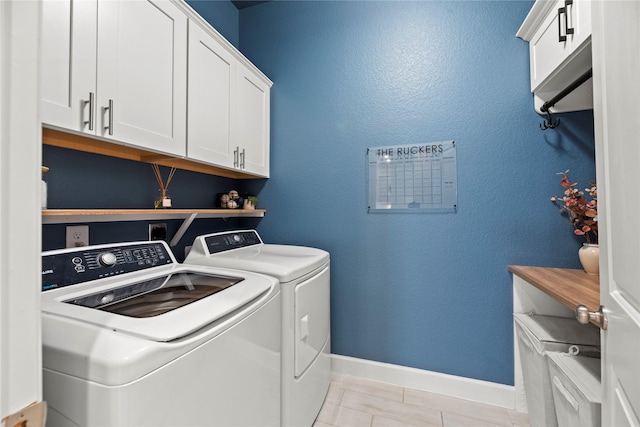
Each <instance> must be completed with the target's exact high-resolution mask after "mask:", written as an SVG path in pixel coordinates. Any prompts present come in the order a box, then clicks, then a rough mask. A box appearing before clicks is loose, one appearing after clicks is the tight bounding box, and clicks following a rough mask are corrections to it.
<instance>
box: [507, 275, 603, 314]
mask: <svg viewBox="0 0 640 427" xmlns="http://www.w3.org/2000/svg"><path fill="white" fill-rule="evenodd" d="M509 271H510V272H512V273H513V274H515V275H516V276H518V277H520V278H522V279H524V280H526V281H527V282H528V283H530V284H532V285H533V286H535V287H536V288H538V289H540V290H541V291H543V292H544V293H546V294H547V295H549V296H551V297H552V298H554V299H555V300H556V301H558V302H560V303H561V304H563V305H564V306H566V307H568V308H570V309H571V310H574V311H575V309H576V307H577V306H578V305H580V304H583V305H586V306H587V308H588V309H589V311H598V309H599V308H600V276H595V275H592V274H587V273H585V272H584V271H583V270H572V269H566V268H546V267H526V266H521V265H510V266H509Z"/></svg>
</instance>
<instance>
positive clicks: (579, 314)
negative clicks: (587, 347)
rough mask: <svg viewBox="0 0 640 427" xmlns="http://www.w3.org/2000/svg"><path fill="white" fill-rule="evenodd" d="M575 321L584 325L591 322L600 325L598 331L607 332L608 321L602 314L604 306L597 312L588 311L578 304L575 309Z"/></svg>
mask: <svg viewBox="0 0 640 427" xmlns="http://www.w3.org/2000/svg"><path fill="white" fill-rule="evenodd" d="M576 319H577V320H578V322H579V323H582V324H583V325H586V324H587V323H589V322H591V321H592V320H593V321H595V322H597V323H598V325H600V329H603V330H607V327H608V326H609V321H608V320H607V315H606V314H604V306H602V305H601V306H600V308H599V309H598V311H589V309H588V308H587V307H586V306H584V305H582V304H580V305H579V306H577V307H576Z"/></svg>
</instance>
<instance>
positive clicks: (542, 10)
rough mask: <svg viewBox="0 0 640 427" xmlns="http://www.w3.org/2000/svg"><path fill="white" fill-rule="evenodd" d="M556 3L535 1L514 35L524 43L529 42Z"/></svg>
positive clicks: (545, 0)
mask: <svg viewBox="0 0 640 427" xmlns="http://www.w3.org/2000/svg"><path fill="white" fill-rule="evenodd" d="M556 3H557V1H556V0H536V2H535V3H534V4H533V6H532V7H531V10H530V11H529V14H528V15H527V17H526V18H525V19H524V22H523V23H522V25H521V26H520V29H519V30H518V32H517V33H516V37H519V38H521V39H522V40H524V41H526V42H530V41H531V40H532V39H533V36H534V34H535V33H536V31H537V30H538V28H539V27H540V25H541V24H542V21H543V20H544V19H545V18H546V17H547V15H548V14H549V12H550V11H551V9H553V7H554V6H555V4H556Z"/></svg>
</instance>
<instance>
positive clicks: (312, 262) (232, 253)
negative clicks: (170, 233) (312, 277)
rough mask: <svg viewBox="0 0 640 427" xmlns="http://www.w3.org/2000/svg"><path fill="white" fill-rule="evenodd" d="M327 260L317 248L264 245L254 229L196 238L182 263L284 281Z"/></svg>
mask: <svg viewBox="0 0 640 427" xmlns="http://www.w3.org/2000/svg"><path fill="white" fill-rule="evenodd" d="M328 262H329V253H328V252H326V251H324V250H322V249H317V248H310V247H306V246H293V245H272V244H264V243H263V242H262V240H261V239H260V237H259V236H258V233H257V232H256V231H255V230H246V231H230V232H223V233H213V234H208V235H203V236H199V237H196V239H195V241H194V243H193V246H192V248H191V252H189V255H187V258H186V259H185V261H184V263H185V264H196V265H208V266H216V267H223V268H232V269H238V270H246V271H253V272H256V273H262V274H266V275H269V276H272V277H275V278H276V279H278V280H279V281H280V283H287V282H291V281H293V280H296V279H298V278H300V277H302V276H304V275H306V274H309V273H311V272H313V271H315V270H317V269H319V268H321V267H322V266H324V265H326V264H327V263H328Z"/></svg>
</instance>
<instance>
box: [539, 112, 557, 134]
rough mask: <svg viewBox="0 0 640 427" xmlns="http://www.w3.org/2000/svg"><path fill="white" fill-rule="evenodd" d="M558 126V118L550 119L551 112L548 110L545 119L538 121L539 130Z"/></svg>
mask: <svg viewBox="0 0 640 427" xmlns="http://www.w3.org/2000/svg"><path fill="white" fill-rule="evenodd" d="M558 126H560V119H558V121H556V122H554V121H553V120H551V113H550V112H549V110H547V119H546V120H545V121H544V122H542V123H540V129H541V130H547V129H555V128H557V127H558Z"/></svg>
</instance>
